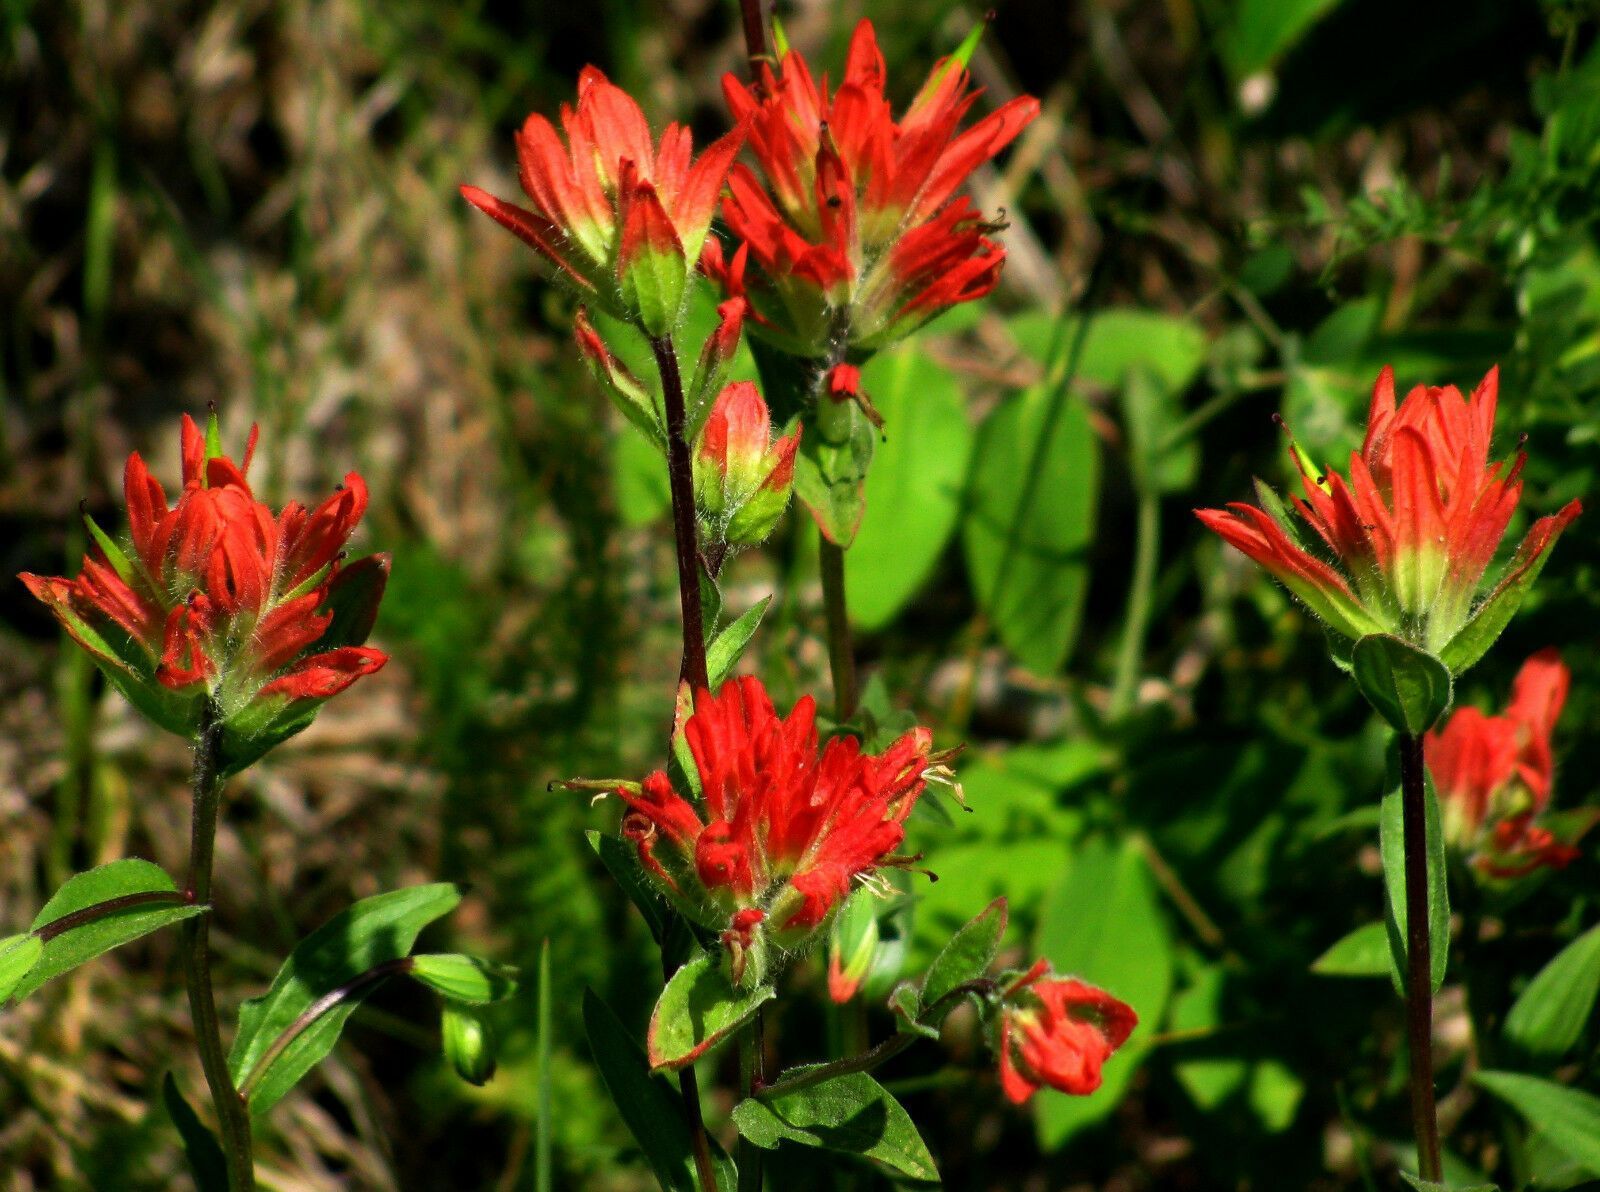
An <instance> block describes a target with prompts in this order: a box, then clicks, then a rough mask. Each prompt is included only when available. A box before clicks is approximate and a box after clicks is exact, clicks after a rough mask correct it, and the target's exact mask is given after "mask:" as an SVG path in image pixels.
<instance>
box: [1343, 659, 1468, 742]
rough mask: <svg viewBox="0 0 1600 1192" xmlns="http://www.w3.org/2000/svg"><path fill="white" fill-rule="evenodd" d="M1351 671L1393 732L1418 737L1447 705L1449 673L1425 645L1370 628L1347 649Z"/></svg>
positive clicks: (1449, 687) (1363, 692)
mask: <svg viewBox="0 0 1600 1192" xmlns="http://www.w3.org/2000/svg"><path fill="white" fill-rule="evenodd" d="M1350 663H1351V674H1352V675H1353V676H1354V677H1355V681H1356V686H1357V687H1359V688H1360V689H1361V694H1362V695H1364V696H1366V697H1367V702H1368V703H1370V704H1371V705H1372V706H1373V707H1374V708H1376V709H1377V711H1378V715H1380V716H1382V717H1383V718H1384V719H1385V720H1387V721H1388V722H1389V726H1390V727H1391V728H1393V729H1394V730H1395V732H1398V733H1405V734H1407V735H1408V736H1412V737H1420V736H1421V735H1422V734H1423V733H1424V732H1426V731H1427V730H1428V729H1430V728H1432V727H1433V726H1434V724H1435V722H1437V721H1438V719H1439V717H1440V716H1442V715H1444V712H1445V709H1446V708H1448V707H1449V706H1450V695H1451V680H1450V672H1449V670H1448V669H1446V667H1445V665H1444V663H1442V662H1440V661H1439V660H1438V659H1437V658H1435V657H1434V656H1433V655H1432V654H1429V653H1428V652H1427V651H1425V650H1419V649H1417V647H1416V646H1413V645H1411V644H1410V643H1408V642H1403V641H1401V640H1400V639H1399V638H1398V637H1394V636H1392V635H1390V634H1387V633H1371V634H1368V635H1367V636H1366V637H1363V638H1361V639H1360V640H1359V641H1357V642H1356V644H1355V646H1354V648H1353V649H1352V650H1351V653H1350Z"/></svg>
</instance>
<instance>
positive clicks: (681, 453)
mask: <svg viewBox="0 0 1600 1192" xmlns="http://www.w3.org/2000/svg"><path fill="white" fill-rule="evenodd" d="M650 350H651V351H652V352H653V353H654V354H655V358H656V369H657V371H658V372H659V373H660V374H661V395H662V399H663V401H664V402H665V403H666V414H667V478H668V482H669V484H670V485H671V489H672V537H673V543H674V546H675V547H676V550H677V558H678V603H679V605H680V607H681V608H682V611H683V664H682V666H681V667H680V668H679V670H678V679H679V682H683V683H688V684H689V687H690V689H691V691H698V690H702V689H705V688H709V687H710V686H711V681H710V678H709V677H708V676H707V674H706V634H705V617H704V614H703V612H702V610H701V607H700V538H699V534H698V532H697V531H696V529H695V518H694V461H693V459H692V458H691V457H690V455H689V437H688V430H689V427H688V423H689V416H688V411H687V408H686V406H685V403H684V398H683V377H682V375H681V374H680V373H679V371H678V353H677V349H675V348H674V347H673V345H672V337H671V336H666V335H664V336H661V337H660V338H656V337H651V340H650ZM663 967H664V968H665V965H663ZM663 975H664V976H665V977H666V978H667V979H668V980H671V978H672V972H671V971H670V970H667V971H665V972H664V974H663ZM678 1093H679V1095H680V1096H681V1097H682V1099H683V1113H684V1117H685V1119H686V1120H687V1122H688V1125H689V1141H690V1145H691V1146H692V1147H693V1150H694V1167H695V1173H696V1175H697V1176H698V1177H699V1180H700V1187H701V1189H702V1190H703V1192H716V1189H717V1174H716V1168H715V1167H714V1166H713V1165H712V1162H711V1143H710V1141H709V1140H708V1139H707V1137H706V1123H705V1116H704V1115H703V1114H702V1113H701V1112H700V1081H699V1079H698V1078H697V1077H696V1076H695V1073H694V1068H693V1067H692V1066H690V1067H687V1068H684V1069H683V1070H682V1071H681V1072H679V1073H678Z"/></svg>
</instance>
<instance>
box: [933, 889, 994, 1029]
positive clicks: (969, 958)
mask: <svg viewBox="0 0 1600 1192" xmlns="http://www.w3.org/2000/svg"><path fill="white" fill-rule="evenodd" d="M1005 931H1006V900H1005V899H1004V898H996V899H995V900H994V901H993V902H991V903H990V904H989V905H988V906H987V907H985V908H984V909H983V911H982V912H981V913H980V914H978V915H977V916H976V917H975V918H974V919H973V920H972V921H971V922H970V923H968V924H967V925H966V926H965V927H963V928H962V929H961V930H960V931H958V932H956V933H955V935H953V936H952V937H951V938H950V942H949V943H948V944H946V945H945V946H944V951H942V952H940V953H939V955H938V956H937V957H935V959H934V962H933V964H932V965H931V966H929V968H928V976H927V979H926V980H925V981H924V982H923V986H922V1004H923V1005H925V1006H932V1005H933V1004H934V1003H935V1002H937V1001H938V1000H939V999H940V998H942V997H944V996H945V995H946V994H947V993H949V992H950V991H951V990H952V989H956V988H958V987H959V986H962V985H965V984H966V983H967V982H968V981H975V980H977V979H978V978H979V977H981V976H983V974H984V973H985V972H987V971H988V968H989V965H990V964H992V963H993V962H994V955H995V953H996V952H997V951H999V949H1000V937H1001V936H1002V935H1004V934H1005Z"/></svg>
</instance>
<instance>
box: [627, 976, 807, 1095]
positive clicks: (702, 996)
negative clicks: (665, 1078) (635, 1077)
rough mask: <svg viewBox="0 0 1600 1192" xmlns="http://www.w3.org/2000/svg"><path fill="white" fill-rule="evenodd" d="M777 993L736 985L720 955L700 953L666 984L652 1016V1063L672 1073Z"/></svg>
mask: <svg viewBox="0 0 1600 1192" xmlns="http://www.w3.org/2000/svg"><path fill="white" fill-rule="evenodd" d="M775 996H777V995H776V991H775V990H774V989H773V988H772V986H770V985H763V986H761V987H760V988H758V989H754V990H748V991H746V990H741V989H735V988H734V987H733V984H732V982H730V981H729V980H728V977H727V974H726V973H724V972H723V971H722V957H721V956H717V955H713V954H712V953H709V952H702V953H700V955H698V956H696V957H695V958H694V959H693V960H691V961H689V962H688V963H687V964H685V965H684V966H683V967H682V968H680V969H679V970H678V971H677V972H675V973H673V974H672V979H671V980H670V981H668V982H667V987H666V988H665V989H663V990H662V991H661V997H660V999H659V1000H658V1001H657V1002H656V1008H655V1013H653V1014H652V1015H651V1016H650V1034H649V1038H648V1045H649V1052H650V1067H651V1068H652V1069H654V1070H655V1071H657V1072H659V1071H661V1070H662V1069H670V1070H673V1071H676V1070H677V1069H679V1068H682V1067H684V1066H686V1065H688V1064H692V1063H694V1062H695V1061H696V1060H697V1059H699V1058H700V1057H701V1056H703V1055H706V1054H708V1053H709V1052H711V1051H712V1050H713V1049H715V1048H716V1047H717V1046H718V1045H719V1044H721V1043H723V1042H724V1041H726V1040H727V1038H728V1037H729V1036H730V1035H731V1034H733V1033H734V1032H735V1031H737V1030H738V1029H739V1028H740V1027H741V1026H743V1025H744V1024H745V1023H746V1022H748V1021H750V1019H751V1018H753V1017H754V1016H755V1012H756V1011H757V1010H758V1009H760V1008H761V1006H762V1004H763V1003H764V1002H768V1001H771V1000H772V998H774V997H775Z"/></svg>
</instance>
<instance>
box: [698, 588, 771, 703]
mask: <svg viewBox="0 0 1600 1192" xmlns="http://www.w3.org/2000/svg"><path fill="white" fill-rule="evenodd" d="M771 603H772V597H771V596H763V597H762V598H761V599H760V600H758V601H757V602H756V603H755V604H753V605H751V606H750V607H749V608H747V609H745V611H744V612H743V613H741V614H740V616H739V619H738V620H736V621H733V622H731V623H729V624H727V625H725V626H723V627H722V628H721V629H720V630H718V631H717V635H716V636H715V637H713V638H712V639H711V644H710V645H708V646H707V647H706V675H707V677H708V678H709V679H710V682H711V690H712V691H715V690H716V689H717V688H719V687H721V686H722V684H723V682H724V681H725V680H726V679H727V677H728V676H729V675H730V674H732V673H733V668H734V667H735V666H737V665H738V664H739V659H740V658H741V657H742V656H743V655H744V650H745V647H746V646H748V645H749V644H750V639H751V638H752V637H753V636H755V632H756V627H757V626H759V625H760V624H761V618H762V616H763V615H764V614H765V613H766V611H767V606H768V605H769V604H771Z"/></svg>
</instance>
